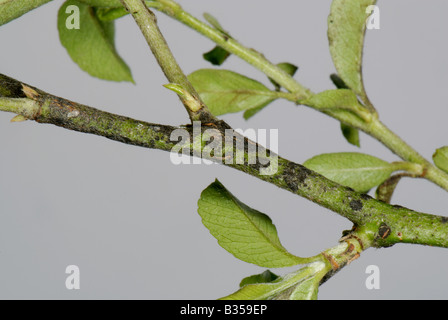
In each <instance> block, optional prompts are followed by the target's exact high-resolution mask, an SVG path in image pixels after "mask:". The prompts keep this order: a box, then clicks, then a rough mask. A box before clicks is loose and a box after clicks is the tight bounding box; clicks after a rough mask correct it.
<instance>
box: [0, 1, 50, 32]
mask: <svg viewBox="0 0 448 320" xmlns="http://www.w3.org/2000/svg"><path fill="white" fill-rule="evenodd" d="M50 1H51V0H1V1H0V26H1V25H4V24H6V23H8V22H10V21H12V20H14V19H16V18H18V17H20V16H22V15H24V14H25V13H27V12H28V11H31V10H33V9H35V8H37V7H40V6H41V5H44V4H46V3H47V2H50Z"/></svg>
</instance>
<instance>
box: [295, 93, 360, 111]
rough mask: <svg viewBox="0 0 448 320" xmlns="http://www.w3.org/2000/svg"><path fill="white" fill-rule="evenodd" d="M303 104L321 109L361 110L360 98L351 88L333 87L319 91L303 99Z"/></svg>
mask: <svg viewBox="0 0 448 320" xmlns="http://www.w3.org/2000/svg"><path fill="white" fill-rule="evenodd" d="M301 104H304V105H307V106H310V107H313V108H316V109H319V110H324V109H345V110H352V111H355V112H357V111H359V110H360V109H361V108H362V106H360V105H359V102H358V98H357V97H356V95H355V94H354V93H353V91H352V90H350V89H333V90H326V91H323V92H320V93H317V94H315V95H313V96H311V98H309V99H307V100H305V101H302V102H301Z"/></svg>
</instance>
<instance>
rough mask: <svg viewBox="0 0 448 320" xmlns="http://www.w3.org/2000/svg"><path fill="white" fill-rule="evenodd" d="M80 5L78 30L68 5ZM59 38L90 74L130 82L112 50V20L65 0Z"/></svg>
mask: <svg viewBox="0 0 448 320" xmlns="http://www.w3.org/2000/svg"><path fill="white" fill-rule="evenodd" d="M71 5H73V6H76V7H78V8H79V18H80V19H79V29H76V28H73V29H69V28H67V25H69V26H71V25H70V23H71V21H72V20H71V19H72V18H71V15H72V14H74V13H71V11H70V10H69V13H66V9H67V7H68V6H71ZM58 30H59V39H60V41H61V43H62V45H63V46H64V47H65V48H66V49H67V52H68V54H69V55H70V57H71V58H72V60H73V61H74V62H75V63H76V64H78V66H79V67H80V68H81V69H82V70H84V71H86V72H88V73H89V74H90V75H91V76H94V77H97V78H100V79H104V80H112V81H130V82H133V79H132V75H131V71H130V69H129V67H128V66H127V65H126V63H125V62H124V61H123V59H121V57H120V56H119V55H118V53H117V51H116V49H115V43H114V34H115V28H114V22H113V21H101V20H99V19H98V17H97V15H96V14H95V10H94V9H93V8H92V7H89V6H87V5H85V4H83V3H81V2H78V1H75V0H69V1H66V2H65V3H64V4H63V5H62V7H61V8H60V9H59V13H58Z"/></svg>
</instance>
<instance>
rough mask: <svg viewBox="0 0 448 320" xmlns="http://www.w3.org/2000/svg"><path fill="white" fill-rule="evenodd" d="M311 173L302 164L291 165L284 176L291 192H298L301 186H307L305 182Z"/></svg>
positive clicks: (284, 171) (284, 172)
mask: <svg viewBox="0 0 448 320" xmlns="http://www.w3.org/2000/svg"><path fill="white" fill-rule="evenodd" d="M311 173H312V171H311V170H309V169H308V168H306V167H304V166H302V165H300V164H297V163H289V164H288V165H287V166H286V168H285V169H284V170H283V174H282V175H283V180H284V181H285V182H286V184H287V185H288V188H289V189H291V191H293V192H296V191H297V190H298V189H299V185H303V186H306V184H305V183H304V182H305V180H306V179H307V178H308V176H309V175H310V174H311Z"/></svg>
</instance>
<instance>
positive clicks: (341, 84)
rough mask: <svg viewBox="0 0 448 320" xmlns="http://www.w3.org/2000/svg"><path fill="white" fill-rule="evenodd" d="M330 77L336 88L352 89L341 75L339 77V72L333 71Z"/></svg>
mask: <svg viewBox="0 0 448 320" xmlns="http://www.w3.org/2000/svg"><path fill="white" fill-rule="evenodd" d="M330 79H331V81H332V82H333V84H334V85H335V86H336V88H338V89H350V88H349V87H347V85H346V84H345V82H344V80H342V79H341V77H339V76H338V75H337V74H335V73H333V74H331V75H330Z"/></svg>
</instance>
